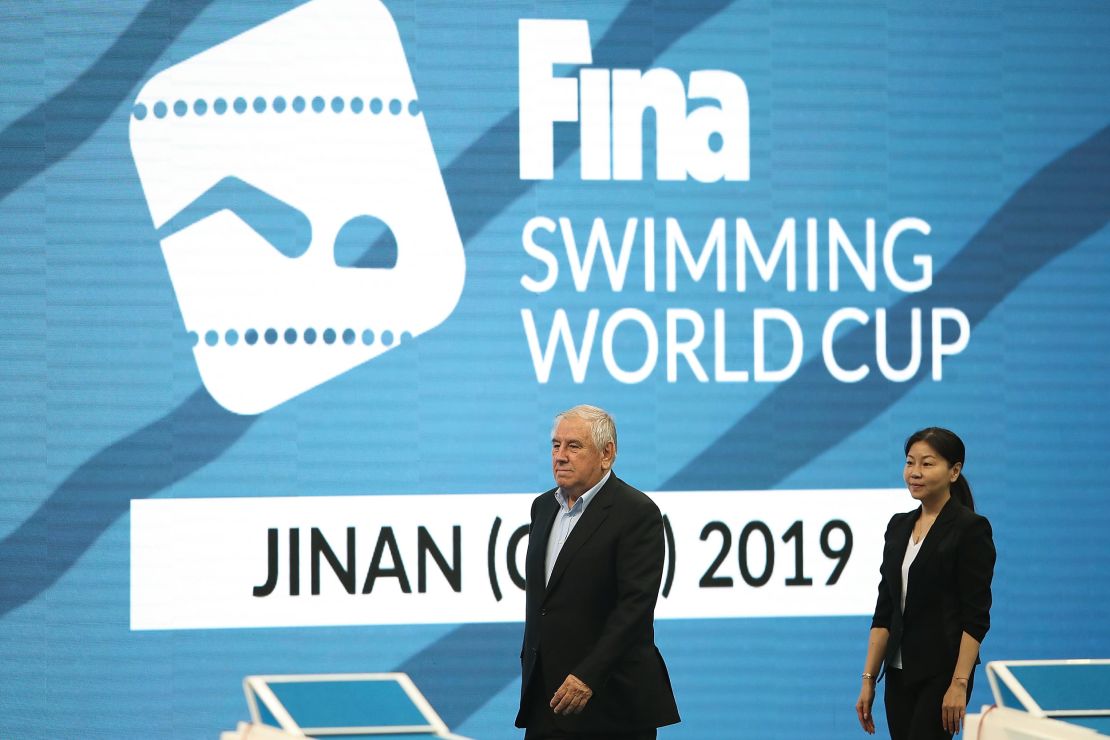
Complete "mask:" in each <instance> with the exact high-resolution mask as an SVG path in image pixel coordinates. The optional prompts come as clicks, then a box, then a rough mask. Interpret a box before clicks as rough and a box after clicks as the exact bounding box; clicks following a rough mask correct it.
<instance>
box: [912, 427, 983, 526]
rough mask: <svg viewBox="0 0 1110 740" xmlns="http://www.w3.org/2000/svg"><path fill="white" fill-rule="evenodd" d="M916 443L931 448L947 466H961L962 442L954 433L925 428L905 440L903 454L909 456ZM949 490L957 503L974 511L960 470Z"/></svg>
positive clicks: (965, 480) (962, 455) (936, 428)
mask: <svg viewBox="0 0 1110 740" xmlns="http://www.w3.org/2000/svg"><path fill="white" fill-rule="evenodd" d="M917 442H924V443H925V444H927V445H929V446H930V447H932V448H933V449H934V450H936V452H937V454H938V455H940V456H941V457H943V458H944V459H945V460H947V461H948V464H949V465H955V464H956V463H961V465H962V464H963V461H964V442H963V440H962V439H960V438H959V437H957V436H956V433H955V432H951V431H949V430H947V429H942V428H941V427H926V428H925V429H922V430H921V431H919V432H914V433H913V434H911V435H910V437H909V439H907V440H906V447H905V453H906V454H907V455H908V454H910V448H911V447H913V446H914V444H915V443H917ZM949 490H950V491H951V492H952V495H953V496H955V497H956V500H957V501H959V502H960V503H961V504H963V505H964V506H966V507H967V508H969V509H971V510H972V511H975V499H973V498H972V497H971V486H970V485H969V484H968V482H967V478H966V477H965V476H964V471H963V470H962V469H961V470H960V477H959V478H957V479H956V480H955V482H953V483H952V486H951V488H950V489H949Z"/></svg>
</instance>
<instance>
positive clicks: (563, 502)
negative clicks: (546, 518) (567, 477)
mask: <svg viewBox="0 0 1110 740" xmlns="http://www.w3.org/2000/svg"><path fill="white" fill-rule="evenodd" d="M612 474H613V469H612V468H610V469H609V470H606V471H605V475H603V476H601V480H599V481H598V482H597V485H595V486H594V487H593V488H591V489H590V490H588V491H586V492H585V493H583V494H582V495H581V496H579V497H578V501H575V502H574V510H575V511H585V510H586V507H587V506H589V505H590V501H592V500H593V498H594V494H596V493H597V492H598V491H600V490H601V487H602V486H604V485H605V483H606V481H608V480H609V476H610V475H612ZM555 500H556V501H558V502H559V508H560V509H564V510H566V509H567V499H566V497H565V496H563V489H562V488H558V489H556V490H555ZM580 502H581V505H580Z"/></svg>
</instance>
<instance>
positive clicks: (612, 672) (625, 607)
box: [516, 474, 679, 733]
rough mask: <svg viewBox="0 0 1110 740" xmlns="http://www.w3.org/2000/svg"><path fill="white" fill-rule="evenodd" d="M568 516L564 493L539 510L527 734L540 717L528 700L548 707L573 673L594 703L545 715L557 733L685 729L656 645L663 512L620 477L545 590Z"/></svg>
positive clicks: (532, 542) (576, 534) (538, 503)
mask: <svg viewBox="0 0 1110 740" xmlns="http://www.w3.org/2000/svg"><path fill="white" fill-rule="evenodd" d="M558 509H559V505H558V502H557V501H556V499H555V489H552V490H550V491H548V492H546V493H544V494H542V495H540V496H539V497H537V498H536V499H535V501H533V502H532V521H531V526H530V536H529V538H528V555H527V561H526V564H525V581H526V586H525V590H526V594H527V596H526V600H527V609H526V617H525V623H524V646H523V648H522V650H521V654H520V661H521V670H522V679H523V680H522V685H521V705H520V712H519V713H518V714H517V718H516V725H517V727H524V726H526V725H527V724H528V722H529V716H530V713H531V712H532V711H535V709H534V708H530V707H529V706H528V701H529V700H532V701H533V702H534V703H535V704H538V703H540V702H542V705H543V707H546V706H547V702H548V701H550V699H551V696H552V695H553V694H554V693H555V691H556V690H557V689H558V688H559V686H560V685H561V684H562V682H563V680H564V679H565V678H566V677H567V675H569V674H573V675H575V676H577V677H578V678H579V679H581V680H582V681H584V682H585V683H586V685H587V686H589V687H590V688H591V689H592V690H593V696H592V697H591V698H590V700H589V702H588V703H587V704H586V708H585V710H584V711H583V712H582V713H581V714H577V715H569V716H555V715H554V714H553V713H551V710H550V709H543V708H540V709H541V711H544V712H546V713H547V716H548V718H549V719H550V721H551V726H553V727H555V728H558V729H561V730H563V731H566V732H597V733H604V732H628V731H632V730H637V729H648V728H652V727H661V726H663V725H669V724H673V723H675V722H678V721H679V716H678V708H677V706H676V705H675V700H674V694H673V693H672V691H671V683H670V678H669V676H668V675H667V667H666V665H665V664H664V663H663V658H662V656H661V655H660V654H659V651H658V650H657V649H656V647H655V627H654V618H655V602H656V599H657V597H658V594H659V583H660V580H661V578H662V574H663V558H664V552H663V549H664V545H663V519H662V516H661V515H660V512H659V507H657V506H656V505H655V502H653V501H652V500H651V499H650V498H648V497H647V496H646V495H645V494H644V493H642V492H641V491H638V490H636V489H635V488H633V487H632V486H629V485H628V484H627V483H625V482H624V481H622V480H620V479H619V478H617V476H616V475H612V474H611V475H610V476H609V480H608V481H606V483H605V485H604V486H602V487H601V488H600V489H599V490H598V492H597V493H596V494H595V496H594V498H593V499H592V500H591V501H590V504H589V506H587V507H586V511H585V512H583V513H582V514H581V517H582V518H581V519H580V520H579V521H578V523H577V524H576V525H575V527H574V529H573V530H572V531H571V533H570V536H569V537H568V538H567V541H566V542H565V543H564V545H563V548H562V550H561V551H560V553H559V556H558V558H557V559H556V561H555V567H554V570H553V571H552V573H551V580H550V582H549V583H548V584H547V585H546V586H545V585H544V576H545V560H546V556H547V540H548V535H549V534H550V533H551V528H552V524H553V522H554V520H555V515H556V514H557V513H558ZM545 722H546V720H545Z"/></svg>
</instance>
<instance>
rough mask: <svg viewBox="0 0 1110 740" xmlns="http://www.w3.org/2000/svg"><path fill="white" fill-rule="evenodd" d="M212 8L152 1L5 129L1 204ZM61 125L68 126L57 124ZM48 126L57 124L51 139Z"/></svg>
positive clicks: (68, 148) (0, 148)
mask: <svg viewBox="0 0 1110 740" xmlns="http://www.w3.org/2000/svg"><path fill="white" fill-rule="evenodd" d="M211 4H212V0H151V1H150V2H149V3H147V4H146V5H145V6H143V9H142V10H141V11H139V14H138V15H137V16H135V18H134V20H132V21H131V23H130V24H129V25H128V26H127V28H126V29H124V31H123V33H121V34H120V35H119V37H117V38H116V40H115V41H114V42H113V43H112V45H111V46H110V47H108V49H106V50H105V51H104V53H103V54H101V55H100V57H99V58H97V60H96V61H95V62H93V63H92V65H91V66H89V68H88V69H86V70H85V71H84V72H82V73H81V74H80V76H78V77H77V79H75V80H74V81H73V82H71V83H69V84H68V85H66V87H65V89H64V90H62V91H61V92H59V93H58V94H56V95H54V96H53V97H51V98H50V99H49V100H47V101H46V102H44V103H42V104H41V105H38V106H36V107H35V108H34V110H31V111H28V112H27V113H25V114H24V115H22V116H20V118H19V119H18V120H16V121H13V122H12V123H10V124H9V125H8V126H6V127H5V128H4V130H3V131H0V201H2V200H4V199H5V198H7V197H8V196H9V195H11V194H12V193H13V192H15V191H16V190H18V189H19V188H20V187H22V186H23V185H24V184H25V183H26V182H27V181H28V180H30V179H32V178H33V177H35V176H37V175H39V174H41V173H43V172H45V171H46V170H47V169H49V168H50V167H52V166H53V165H55V164H57V163H58V162H60V161H62V160H63V159H65V158H66V157H68V156H69V155H70V153H72V152H73V150H74V149H76V148H77V147H79V146H80V145H81V144H83V143H84V142H85V141H87V140H88V139H89V137H90V136H92V135H93V134H94V133H96V130H97V129H98V128H100V126H102V125H103V124H104V123H105V121H107V120H108V117H109V116H110V115H112V111H114V110H115V109H116V108H118V107H119V104H120V103H122V102H123V101H124V99H125V98H127V97H128V96H129V95H130V94H131V90H132V89H134V87H135V85H137V84H138V83H139V82H140V81H141V80H142V79H143V78H144V77H145V76H146V75H147V73H148V72H149V71H150V67H151V65H153V64H154V63H155V62H156V61H157V60H158V58H159V57H161V56H162V54H163V53H164V52H165V51H166V49H168V48H169V46H170V44H172V43H173V42H174V41H175V40H176V39H177V37H178V36H180V35H181V32H182V31H184V30H185V29H186V28H188V27H189V25H190V24H191V23H192V22H193V21H194V20H196V17H197V16H198V15H200V13H201V11H203V10H204V9H205V8H207V7H208V6H209V5H211ZM123 70H126V74H123V73H121V72H122V71H123ZM59 121H64V122H65V125H64V126H58V125H56V124H57V123H58V122H59ZM48 123H52V124H54V125H52V126H51V128H50V133H51V136H50V138H49V139H47V136H46V128H47V124H48Z"/></svg>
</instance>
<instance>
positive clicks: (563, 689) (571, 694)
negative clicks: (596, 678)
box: [550, 674, 594, 714]
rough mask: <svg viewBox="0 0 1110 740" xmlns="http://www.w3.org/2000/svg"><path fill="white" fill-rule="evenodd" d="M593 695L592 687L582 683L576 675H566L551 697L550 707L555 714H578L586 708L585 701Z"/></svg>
mask: <svg viewBox="0 0 1110 740" xmlns="http://www.w3.org/2000/svg"><path fill="white" fill-rule="evenodd" d="M593 695H594V691H593V689H591V688H590V687H589V686H587V685H586V684H584V683H582V681H580V680H579V679H578V678H577V677H576V676H574V675H573V674H572V675H568V676H567V677H566V679H565V680H564V681H563V685H562V686H560V687H559V690H558V691H556V692H555V696H553V697H551V705H550V706H551V708H552V709H553V710H555V714H578V713H579V712H581V711H582V710H583V709H585V708H586V702H588V701H589V700H590V697H591V696H593Z"/></svg>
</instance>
